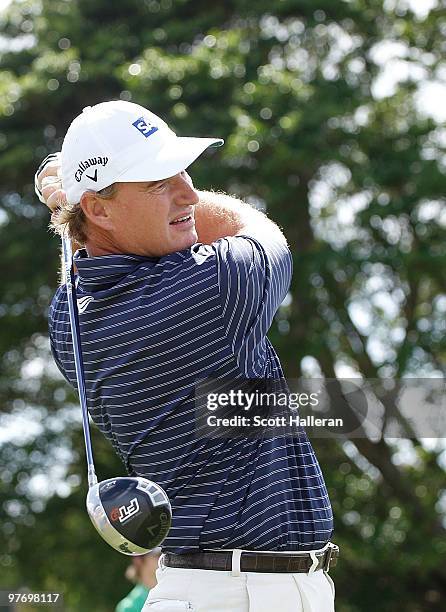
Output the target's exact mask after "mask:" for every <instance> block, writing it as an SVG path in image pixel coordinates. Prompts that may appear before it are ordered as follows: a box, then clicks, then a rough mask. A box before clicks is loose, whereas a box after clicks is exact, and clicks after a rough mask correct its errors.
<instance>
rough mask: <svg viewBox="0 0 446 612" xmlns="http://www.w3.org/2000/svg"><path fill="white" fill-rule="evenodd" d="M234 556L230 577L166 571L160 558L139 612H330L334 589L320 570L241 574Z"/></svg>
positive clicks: (219, 573)
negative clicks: (148, 592)
mask: <svg viewBox="0 0 446 612" xmlns="http://www.w3.org/2000/svg"><path fill="white" fill-rule="evenodd" d="M234 553H235V554H234ZM234 553H233V571H232V572H225V571H215V570H199V569H180V568H174V567H166V566H164V565H163V563H162V557H161V559H160V565H159V569H158V570H157V572H156V577H157V581H158V584H157V586H156V587H155V588H153V589H152V590H151V591H150V594H149V596H148V598H147V601H146V603H145V605H144V608H143V612H334V596H335V588H334V584H333V581H332V579H331V578H330V576H329V575H328V574H327V573H326V572H324V571H323V570H317V571H316V572H313V573H312V574H306V573H304V572H302V573H296V574H280V573H271V574H266V573H257V572H240V556H239V554H237V553H238V551H234Z"/></svg>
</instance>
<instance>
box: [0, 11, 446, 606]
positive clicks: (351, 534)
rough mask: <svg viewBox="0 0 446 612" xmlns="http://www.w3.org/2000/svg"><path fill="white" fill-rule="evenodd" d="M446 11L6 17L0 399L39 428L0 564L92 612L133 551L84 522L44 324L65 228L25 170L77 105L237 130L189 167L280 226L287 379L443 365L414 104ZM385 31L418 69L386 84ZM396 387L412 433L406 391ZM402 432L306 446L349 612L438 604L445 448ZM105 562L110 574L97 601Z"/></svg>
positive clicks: (431, 166) (429, 141) (108, 462)
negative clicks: (52, 222) (381, 90)
mask: <svg viewBox="0 0 446 612" xmlns="http://www.w3.org/2000/svg"><path fill="white" fill-rule="evenodd" d="M444 16H445V4H444V1H440V2H438V3H437V7H436V8H434V9H433V10H432V11H431V12H430V13H429V14H428V15H427V16H425V17H424V18H420V17H417V16H416V15H415V14H414V13H413V12H412V11H411V10H410V9H409V8H408V7H407V6H406V5H405V3H404V2H402V1H400V2H398V1H397V0H395V2H385V3H383V2H381V1H378V0H368V1H366V0H350V1H347V0H330V1H328V0H321V1H319V2H317V3H315V2H311V1H310V0H301V1H298V0H283V1H277V2H275V3H272V4H271V3H270V2H269V3H266V2H264V1H263V0H261V1H259V2H257V3H252V2H247V1H246V0H245V1H243V0H238V1H225V2H217V3H214V4H210V3H204V2H201V1H195V2H191V1H188V0H178V1H176V2H175V1H172V0H160V1H158V0H148V1H145V2H141V1H136V0H126V1H122V2H120V3H111V2H107V1H106V0H90V1H88V2H87V1H86V0H72V1H71V2H68V1H64V0H53V1H51V2H50V1H49V0H41V1H37V0H26V1H24V2H20V3H14V4H12V5H11V7H9V9H8V10H7V11H6V12H5V14H4V15H3V17H2V31H3V36H4V40H5V41H6V42H7V43H8V45H9V46H8V45H7V44H6V43H5V44H4V46H3V51H2V53H1V58H0V65H1V76H0V148H1V156H0V178H1V180H0V197H1V211H2V212H1V213H0V215H1V216H0V223H1V225H0V238H1V243H2V255H3V256H2V259H1V262H0V267H1V268H0V269H1V274H2V280H3V282H2V285H1V287H0V316H1V318H2V336H1V340H0V342H1V355H2V358H1V377H0V398H1V406H2V411H3V413H4V415H3V417H2V421H3V423H7V422H8V421H7V419H11V418H17V415H25V419H29V421H30V422H32V423H33V424H36V423H37V425H38V426H39V427H38V431H34V430H33V431H30V433H29V436H28V438H27V439H26V440H25V441H23V440H22V441H20V442H17V443H10V444H8V445H6V444H3V445H2V446H1V447H0V458H1V463H0V465H1V466H2V468H3V472H2V480H1V481H0V482H1V483H2V485H1V486H2V488H1V489H0V501H1V502H2V504H1V505H0V512H2V514H3V515H4V520H2V528H1V530H0V533H1V534H2V535H1V536H0V537H2V538H3V541H4V545H2V546H1V547H0V550H3V551H5V553H3V554H0V564H1V566H2V575H4V576H6V578H2V580H11V581H18V582H20V581H26V583H27V584H29V585H30V586H31V587H35V588H43V587H44V586H45V585H47V586H48V587H51V588H53V585H54V588H55V586H58V587H59V588H61V589H62V590H64V592H65V593H66V600H67V602H68V605H69V609H73V610H78V609H79V610H81V609H89V608H90V609H91V604H92V599H91V597H93V596H94V609H95V610H102V609H103V610H106V609H110V608H111V606H112V604H113V602H114V601H116V598H117V597H118V596H119V594H122V593H123V592H124V591H125V588H126V585H125V582H124V581H123V580H121V581H120V580H119V576H121V574H122V571H123V567H124V565H125V563H124V561H123V560H122V558H120V557H118V556H117V555H114V554H113V553H112V552H111V551H109V550H107V549H106V547H105V545H104V544H102V542H98V541H97V538H96V535H95V533H94V532H93V530H92V528H91V527H90V525H89V524H88V518H86V516H85V511H84V507H83V496H84V494H85V485H83V486H80V485H79V484H78V482H79V475H81V476H82V478H84V476H83V474H84V462H83V455H82V441H81V436H80V434H79V421H78V420H77V419H75V418H73V414H77V408H75V407H74V406H73V404H74V402H75V398H74V396H73V395H72V394H68V390H67V387H66V385H65V383H64V382H63V381H61V378H60V376H58V375H57V373H56V372H55V369H54V366H52V365H51V359H50V357H49V355H48V343H47V339H46V313H47V307H48V303H49V300H50V297H51V294H52V292H53V290H54V288H55V286H56V279H57V267H58V261H57V260H58V244H57V240H55V239H50V238H49V236H48V235H47V232H46V226H47V222H48V215H47V211H46V210H45V208H44V207H43V206H40V205H39V204H38V203H37V202H36V198H35V197H34V195H33V188H32V176H33V173H34V170H35V167H36V165H37V164H38V162H39V161H40V160H41V159H42V157H44V156H45V155H46V154H47V153H48V152H52V151H55V150H58V149H60V146H61V141H62V138H63V135H64V133H65V131H66V128H67V126H68V125H69V123H70V121H71V120H72V118H73V117H74V116H75V115H76V114H78V113H79V112H80V110H81V109H82V107H84V106H86V105H89V104H94V103H96V102H99V101H102V100H104V99H111V98H122V99H127V100H132V101H135V102H138V103H141V104H144V105H147V106H149V107H150V108H151V109H152V110H153V111H154V112H156V113H158V114H160V115H161V116H163V117H164V118H165V119H166V120H167V121H168V122H169V123H170V124H172V125H173V126H174V127H175V129H176V131H177V133H178V134H180V135H189V134H200V135H203V136H206V135H216V136H222V137H224V138H225V139H226V145H225V147H224V149H223V150H222V151H221V152H219V153H218V154H217V157H215V156H213V157H212V158H204V159H203V160H201V161H200V162H199V163H197V164H196V166H194V167H193V176H194V179H195V182H196V185H197V186H198V187H199V188H208V187H210V186H212V187H214V188H216V189H217V188H219V189H220V188H221V189H224V190H226V191H229V192H231V193H237V194H239V195H241V196H243V197H245V198H246V199H248V200H249V201H251V202H252V203H253V204H255V205H257V206H260V207H265V208H266V209H267V210H268V213H270V214H271V216H272V217H273V218H274V219H275V220H277V221H278V222H279V223H280V225H282V226H283V227H284V230H285V233H286V235H287V237H288V240H289V242H290V246H291V249H292V252H293V255H294V268H295V271H294V279H293V285H292V288H291V292H290V296H289V299H288V300H286V302H285V303H284V305H283V307H282V308H281V310H280V312H279V313H278V316H277V318H276V322H275V324H274V328H273V329H272V331H271V334H270V337H271V339H272V341H273V343H274V344H275V346H276V347H277V348H278V350H279V353H280V356H281V359H282V362H283V364H284V366H285V372H286V374H287V376H289V377H295V378H297V377H299V376H302V375H306V376H309V375H319V376H324V377H327V378H333V379H334V378H336V376H337V375H338V376H340V374H339V373H340V372H343V371H346V370H345V368H347V367H348V368H349V370H348V371H350V372H354V373H357V374H360V375H362V376H363V377H364V378H367V379H377V378H389V377H395V378H399V377H403V376H416V375H418V376H423V375H424V376H431V375H436V376H439V375H444V357H445V341H444V337H445V334H444V331H445V317H444V312H445V310H446V296H445V294H444V286H445V265H444V263H445V244H444V241H443V240H442V230H443V229H444V185H445V178H444V173H445V166H444V129H443V128H442V127H441V126H440V125H438V124H437V123H435V122H434V121H433V120H432V119H429V118H426V117H425V116H423V114H422V113H421V112H420V110H419V109H418V107H417V105H416V91H417V87H418V81H417V79H418V78H419V75H421V76H422V78H423V79H435V78H437V76H438V75H439V74H441V67H442V49H443V44H444V41H443V39H444V35H443V30H442V25H441V24H442V17H444ZM389 44H393V45H395V44H398V45H400V46H399V47H398V48H399V50H400V54H401V55H402V56H403V57H402V59H401V60H400V62H401V64H400V69H401V70H402V68H401V66H404V68H405V70H406V73H407V77H405V76H404V73H403V74H402V76H401V75H399V76H400V78H399V82H398V84H397V86H396V87H395V91H394V92H393V93H390V94H389V95H386V96H384V97H378V96H377V95H376V93H375V92H376V83H377V78H378V77H379V74H380V72H381V71H382V68H381V67H380V65H379V61H378V59H377V57H378V55H379V52H381V53H383V50H384V51H385V49H386V45H387V50H388V49H389ZM387 52H388V51H387ZM358 312H359V313H361V314H362V317H361V318H360V317H359V316H358ZM383 401H384V404H385V407H386V409H387V410H388V411H389V413H390V412H391V411H392V412H393V413H394V414H395V418H396V419H397V420H399V421H400V422H401V424H402V426H403V427H406V425H407V424H406V423H405V422H404V420H403V419H402V418H401V415H400V414H399V413H398V410H395V402H394V401H393V399H392V397H391V396H387V397H385V398H384V399H383ZM25 433H26V432H25ZM406 434H407V440H404V442H395V441H392V440H390V439H385V438H383V439H380V440H378V441H373V440H371V439H369V438H367V437H362V438H353V439H351V440H343V439H341V440H334V439H315V440H314V446H315V448H316V451H317V453H318V457H319V460H320V463H321V465H322V467H323V470H324V474H325V476H326V479H327V484H328V488H329V492H330V496H331V499H332V502H333V506H334V512H335V517H336V537H335V538H334V539H335V541H336V542H338V543H339V544H340V546H341V548H342V559H341V561H340V563H339V566H338V568H336V569H335V570H334V572H333V575H334V577H335V580H336V584H337V592H338V596H337V600H338V604H337V609H338V610H340V612H359V611H360V612H367V611H368V610H374V609H375V608H376V606H377V604H379V607H380V609H382V610H383V612H387V611H388V612H391V611H392V612H393V611H394V610H400V609H401V610H402V609H404V610H407V611H410V612H418V611H421V610H422V611H423V612H424V611H433V610H438V609H440V605H441V604H440V602H441V600H442V599H443V598H444V595H445V591H446V571H445V570H444V567H443V565H444V564H442V562H441V560H442V558H443V556H444V552H445V549H446V546H445V538H444V536H445V533H444V499H445V491H444V472H443V469H442V467H441V452H442V448H441V446H440V445H438V446H437V447H435V448H431V449H430V450H429V449H428V448H427V447H426V445H425V444H424V443H423V441H422V440H420V439H419V438H418V437H417V436H416V435H415V434H414V433H413V432H412V431H407V430H406ZM95 447H96V448H97V449H98V451H97V454H98V455H99V456H100V458H101V462H100V468H99V470H98V472H99V474H100V477H101V478H102V477H106V476H107V474H116V473H118V472H119V470H122V469H123V468H122V466H119V464H118V463H117V462H116V460H115V458H114V456H113V453H112V450H111V449H110V448H109V447H108V446H107V445H106V444H105V443H104V442H101V441H100V439H99V438H98V436H95ZM63 448H65V449H68V450H69V451H71V453H72V455H71V456H69V457H68V458H66V459H65V460H66V463H67V465H68V467H67V474H66V478H67V479H68V483H69V484H70V483H71V484H70V486H71V488H70V489H69V490H67V491H62V493H63V494H66V493H67V492H68V493H69V495H68V497H65V498H60V497H59V495H58V493H57V490H55V491H53V492H51V493H50V494H49V498H48V500H47V501H45V502H44V503H42V501H41V499H40V498H39V495H38V494H36V493H35V492H34V493H32V491H33V488H32V482H33V481H32V479H33V478H34V479H35V478H36V477H38V476H39V474H41V473H52V472H51V466H52V465H54V463H56V464H57V463H61V464H63V463H64V461H65V460H59V459H58V453H60V452H61V449H63ZM402 448H404V449H407V452H409V454H410V457H411V458H412V460H411V461H410V462H408V461H402V462H401V461H400V460H399V457H400V455H401V452H402V451H401V449H402ZM109 470H110V471H109ZM70 478H71V480H69V479H70ZM34 482H35V480H34ZM59 493H60V492H59ZM53 527H54V529H53ZM38 564H39V567H40V569H39V570H38V571H37V570H36V568H37V565H38ZM97 567H101V569H102V567H106V568H107V571H106V572H102V571H101V576H104V580H103V581H101V582H100V583H99V584H98V582H97V581H96V582H95V583H94V584H95V592H94V595H92V583H91V582H90V577H91V576H93V575H95V573H96V572H95V568H97ZM352 576H354V577H355V579H354V580H353V581H352ZM5 584H6V583H5Z"/></svg>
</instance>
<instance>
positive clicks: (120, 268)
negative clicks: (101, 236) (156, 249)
mask: <svg viewBox="0 0 446 612" xmlns="http://www.w3.org/2000/svg"><path fill="white" fill-rule="evenodd" d="M158 261H159V259H158V258H157V257H143V256H141V255H100V256H98V257H89V256H88V253H87V251H86V250H85V249H80V250H79V251H76V253H75V254H74V263H75V265H76V268H77V272H78V275H79V279H80V282H81V283H82V284H83V285H86V286H87V285H88V286H92V285H96V284H100V285H103V284H113V283H116V282H118V281H119V280H120V279H122V278H123V277H125V276H127V275H129V274H131V273H132V272H135V271H136V269H137V268H138V267H139V266H141V264H146V265H147V267H149V268H150V267H153V266H154V265H155V264H156V263H157V262H158Z"/></svg>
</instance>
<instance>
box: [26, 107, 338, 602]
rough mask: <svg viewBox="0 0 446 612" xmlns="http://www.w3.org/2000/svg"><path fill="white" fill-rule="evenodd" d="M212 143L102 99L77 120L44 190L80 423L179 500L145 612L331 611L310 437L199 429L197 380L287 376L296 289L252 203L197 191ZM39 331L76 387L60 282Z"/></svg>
mask: <svg viewBox="0 0 446 612" xmlns="http://www.w3.org/2000/svg"><path fill="white" fill-rule="evenodd" d="M222 142H223V141H222V140H221V139H218V138H186V137H178V136H176V135H175V133H174V132H173V131H172V130H171V129H170V128H169V127H168V126H167V125H166V123H165V122H164V121H163V120H162V119H160V118H159V117H158V116H156V115H154V114H153V113H151V112H150V111H148V110H147V109H145V108H143V107H141V106H138V105H136V104H132V103H130V102H124V101H111V102H104V103H101V104H98V105H96V106H93V107H87V108H85V109H84V110H83V112H82V113H81V114H80V115H79V116H78V117H76V119H75V120H74V121H73V123H72V124H71V126H70V127H69V129H68V131H67V134H66V136H65V139H64V142H63V146H62V152H61V155H60V157H59V155H52V156H50V157H49V158H47V160H46V161H44V163H43V164H42V165H41V167H40V169H39V171H38V173H37V175H36V186H37V191H38V193H39V196H40V197H41V199H42V200H43V201H45V202H46V204H47V205H48V207H49V208H50V209H51V211H52V217H51V219H52V221H51V224H52V227H53V228H54V229H55V230H56V232H58V233H62V232H63V231H64V230H65V229H68V231H69V234H70V236H71V238H72V240H73V242H74V243H75V245H76V246H77V247H78V250H77V253H76V254H75V265H76V268H77V274H78V284H77V301H78V310H79V320H80V332H81V341H82V353H83V362H84V369H85V377H86V387H87V399H88V404H89V411H90V415H91V417H92V419H93V421H94V422H95V423H96V425H97V426H98V427H99V429H100V430H101V431H102V433H103V434H104V435H105V436H106V437H107V438H108V440H109V441H110V442H111V444H112V445H113V447H114V448H115V451H116V452H117V454H118V455H119V456H120V457H121V459H122V461H123V462H124V464H125V466H126V468H127V471H128V473H129V475H132V476H135V475H137V476H144V477H146V478H148V479H150V480H153V481H155V482H157V483H158V484H160V485H161V486H162V487H163V488H164V490H165V491H166V492H167V494H168V496H169V499H170V501H171V504H172V511H173V524H172V528H171V530H170V532H169V534H168V537H167V538H166V539H165V541H164V542H163V545H162V550H163V553H164V554H163V555H162V557H161V560H160V566H159V569H158V571H157V581H158V584H157V586H156V587H155V588H154V589H152V590H151V591H150V594H149V596H148V599H147V601H146V604H145V606H144V610H145V611H146V612H149V611H150V610H153V611H161V610H163V611H169V612H179V611H180V610H181V611H183V610H195V611H197V612H205V611H206V612H218V611H228V612H242V611H243V612H245V611H248V610H249V611H250V612H266V611H268V612H271V611H273V610H274V611H275V610H280V612H299V611H304V612H331V611H333V610H334V586H333V582H332V580H331V578H330V577H329V575H328V570H329V566H330V558H331V560H333V558H335V560H336V556H337V554H338V549H337V547H335V546H334V545H333V544H332V543H331V542H330V537H331V535H332V532H333V516H332V510H331V505H330V501H329V498H328V494H327V490H326V487H325V483H324V479H323V476H322V473H321V469H320V466H319V464H318V461H317V459H316V457H315V454H314V451H313V449H312V446H311V444H310V442H309V441H308V439H307V437H306V436H305V435H304V436H300V437H292V436H289V435H287V436H285V435H279V434H278V435H277V436H269V437H262V436H256V437H243V436H234V437H233V438H229V439H228V438H227V437H226V438H219V437H218V436H216V437H208V438H200V437H199V436H196V435H194V434H195V433H196V432H195V431H194V417H195V401H194V400H195V385H196V381H199V380H202V379H205V378H207V377H213V378H223V377H225V378H233V379H237V378H241V377H246V378H256V379H260V378H264V379H271V378H282V377H283V376H284V375H283V371H282V368H281V364H280V362H279V359H278V357H277V355H276V353H275V351H274V349H273V347H272V345H271V343H270V342H269V340H268V338H267V336H266V334H267V332H268V330H269V328H270V326H271V323H272V320H273V317H274V315H275V313H276V311H277V309H278V308H279V306H280V304H281V302H282V301H283V299H284V297H285V295H286V293H287V291H288V288H289V285H290V280H291V274H292V258H291V254H290V251H289V249H288V246H287V242H286V239H285V237H284V235H283V233H282V232H281V230H280V228H279V227H278V226H277V225H276V224H275V223H274V222H273V221H272V220H270V219H269V218H268V217H267V216H266V215H265V214H263V213H261V212H259V211H257V210H255V209H253V208H252V207H251V206H249V205H248V204H246V203H244V202H242V201H240V200H237V199H234V198H232V197H229V196H227V195H224V194H221V193H211V192H202V191H200V192H199V191H197V190H196V189H195V188H194V186H193V183H192V179H191V177H190V176H189V174H188V173H187V169H188V168H189V166H190V165H191V164H192V162H193V161H194V160H195V159H196V158H197V157H199V155H200V154H201V153H203V151H205V150H206V149H207V148H208V147H210V146H213V145H221V144H222ZM59 176H60V178H61V181H60V179H59ZM49 332H50V341H51V348H52V352H53V355H54V359H55V361H56V363H57V365H58V367H59V369H60V371H61V372H62V374H63V375H64V376H65V378H66V379H67V381H68V382H69V383H70V384H71V385H72V386H73V387H75V388H76V373H75V366H74V355H73V347H72V343H71V335H70V323H69V315H68V306H67V295H66V288H65V285H61V286H60V287H59V288H58V290H57V292H56V294H55V296H54V298H53V301H52V303H51V307H50V312H49Z"/></svg>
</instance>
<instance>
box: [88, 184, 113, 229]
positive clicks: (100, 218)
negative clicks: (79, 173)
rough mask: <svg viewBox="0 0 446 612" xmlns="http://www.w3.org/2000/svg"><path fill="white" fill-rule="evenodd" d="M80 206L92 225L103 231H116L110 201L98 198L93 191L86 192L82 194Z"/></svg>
mask: <svg viewBox="0 0 446 612" xmlns="http://www.w3.org/2000/svg"><path fill="white" fill-rule="evenodd" d="M80 206H81V208H82V210H83V211H84V215H85V216H86V217H87V219H88V220H89V221H90V223H92V224H93V225H95V226H96V227H99V228H101V229H103V230H112V229H114V224H113V220H112V217H111V207H110V205H109V200H105V199H103V198H101V197H99V196H97V195H96V194H95V193H94V192H92V191H86V192H85V193H83V194H82V197H81V201H80Z"/></svg>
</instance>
